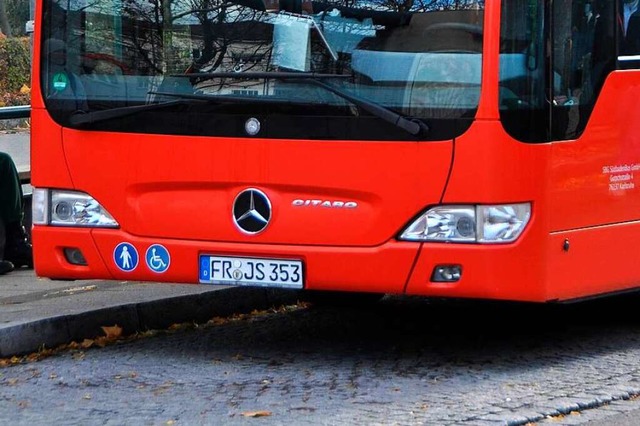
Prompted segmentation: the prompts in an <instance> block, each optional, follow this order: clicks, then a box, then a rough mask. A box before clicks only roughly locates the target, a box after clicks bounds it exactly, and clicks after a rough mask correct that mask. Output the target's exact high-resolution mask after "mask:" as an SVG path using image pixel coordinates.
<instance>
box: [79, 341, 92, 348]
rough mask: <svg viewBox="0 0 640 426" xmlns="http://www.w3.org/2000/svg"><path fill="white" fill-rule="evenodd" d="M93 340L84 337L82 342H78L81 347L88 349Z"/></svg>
mask: <svg viewBox="0 0 640 426" xmlns="http://www.w3.org/2000/svg"><path fill="white" fill-rule="evenodd" d="M93 343H94V341H93V340H92V339H84V340H83V341H82V343H80V346H81V347H82V348H83V349H89V348H90V347H91V346H93Z"/></svg>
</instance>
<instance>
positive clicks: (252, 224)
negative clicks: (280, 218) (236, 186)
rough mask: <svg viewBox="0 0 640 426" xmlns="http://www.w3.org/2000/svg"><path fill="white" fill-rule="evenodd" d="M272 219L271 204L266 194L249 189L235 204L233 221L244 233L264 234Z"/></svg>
mask: <svg viewBox="0 0 640 426" xmlns="http://www.w3.org/2000/svg"><path fill="white" fill-rule="evenodd" d="M270 219H271V202H270V201H269V198H268V197H267V196H266V195H265V193H264V192H262V191H260V190H258V189H255V188H249V189H245V190H244V191H242V192H241V193H240V194H238V196H237V197H236V199H235V201H234V202H233V221H234V222H235V223H236V226H237V227H238V228H239V229H240V230H241V231H242V232H244V233H247V234H257V233H258V232H262V231H263V230H264V228H266V227H267V225H268V224H269V220H270Z"/></svg>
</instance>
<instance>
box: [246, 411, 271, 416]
mask: <svg viewBox="0 0 640 426" xmlns="http://www.w3.org/2000/svg"><path fill="white" fill-rule="evenodd" d="M242 415H243V416H244V417H268V416H270V415H271V411H245V412H244V413H242Z"/></svg>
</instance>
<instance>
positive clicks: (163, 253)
mask: <svg viewBox="0 0 640 426" xmlns="http://www.w3.org/2000/svg"><path fill="white" fill-rule="evenodd" d="M145 259H146V260H147V266H148V267H149V269H151V270H152V271H153V272H157V273H159V274H161V273H163V272H165V271H166V270H167V269H169V264H170V263H171V256H170V255H169V251H168V250H167V249H166V248H164V246H161V245H160V244H154V245H152V246H151V247H149V248H148V249H147V254H146V255H145Z"/></svg>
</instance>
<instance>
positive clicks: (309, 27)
mask: <svg viewBox="0 0 640 426" xmlns="http://www.w3.org/2000/svg"><path fill="white" fill-rule="evenodd" d="M637 3H638V2H637V0H636V1H631V2H629V1H614V0H594V1H591V0H554V1H549V0H545V1H538V0H502V1H498V0H486V1H474V0H436V1H428V2H406V1H400V0H391V1H380V0H349V1H347V0H344V1H342V0H325V1H308V0H305V1H301V0H280V2H264V1H263V0H228V1H222V0H195V1H186V0H163V1H157V2H148V1H146V0H127V1H123V0H111V1H106V0H105V1H87V0H50V1H46V2H39V3H38V5H37V6H38V7H37V20H36V43H35V46H34V51H35V56H36V58H37V60H36V61H35V65H34V75H35V78H34V83H33V86H34V90H33V94H34V95H33V101H32V107H33V109H32V120H33V121H32V148H31V155H32V183H33V186H34V187H35V190H34V194H33V217H34V226H33V242H34V257H35V269H36V273H37V274H38V275H39V276H43V277H51V278H56V279H87V278H104V279H118V280H125V279H126V280H142V281H145V280H152V281H161V282H181V283H194V284H198V283H200V284H205V285H206V284H225V285H249V286H266V287H278V288H292V289H304V290H324V291H339V292H343V291H344V292H356V293H393V294H408V295H423V296H438V297H462V298H482V299H502V300H519V301H536V302H544V301H557V300H573V299H579V298H584V297H589V296H594V295H603V294H610V293H613V292H620V291H625V290H631V289H635V288H637V287H638V286H639V285H640V269H635V266H634V265H639V264H640V250H636V249H634V247H636V245H637V242H638V241H640V186H639V187H638V188H636V186H635V185H636V181H637V180H638V179H636V176H639V177H640V175H638V172H639V169H640V121H639V120H638V119H637V118H638V117H640V102H639V99H640V72H638V71H636V70H635V69H634V68H635V67H638V66H640V43H635V40H634V38H635V36H638V37H640V12H638V14H637V16H636V9H637V8H638V5H637ZM639 40H640V39H639ZM639 184H640V183H639Z"/></svg>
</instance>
